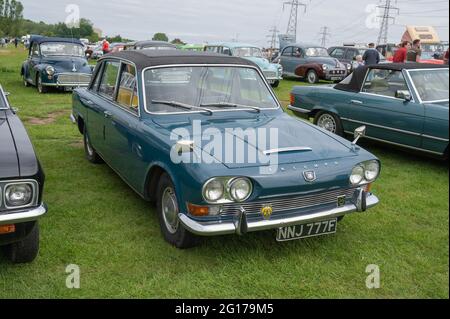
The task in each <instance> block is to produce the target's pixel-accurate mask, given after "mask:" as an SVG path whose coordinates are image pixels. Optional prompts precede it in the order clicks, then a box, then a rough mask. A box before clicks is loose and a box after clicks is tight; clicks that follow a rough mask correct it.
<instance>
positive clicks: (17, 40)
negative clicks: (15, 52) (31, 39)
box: [14, 37, 19, 49]
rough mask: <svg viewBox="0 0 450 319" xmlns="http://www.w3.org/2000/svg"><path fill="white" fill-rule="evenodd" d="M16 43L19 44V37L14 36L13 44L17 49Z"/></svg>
mask: <svg viewBox="0 0 450 319" xmlns="http://www.w3.org/2000/svg"><path fill="white" fill-rule="evenodd" d="M18 45H19V38H17V37H15V38H14V46H15V47H16V49H17V46H18Z"/></svg>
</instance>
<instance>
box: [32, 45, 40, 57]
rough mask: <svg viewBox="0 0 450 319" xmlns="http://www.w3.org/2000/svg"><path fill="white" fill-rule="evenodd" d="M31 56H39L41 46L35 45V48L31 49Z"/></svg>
mask: <svg viewBox="0 0 450 319" xmlns="http://www.w3.org/2000/svg"><path fill="white" fill-rule="evenodd" d="M31 56H33V57H38V56H39V44H37V43H33V47H32V48H31Z"/></svg>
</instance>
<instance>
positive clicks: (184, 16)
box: [21, 0, 449, 46]
mask: <svg viewBox="0 0 450 319" xmlns="http://www.w3.org/2000/svg"><path fill="white" fill-rule="evenodd" d="M285 1H290V0H224V1H213V0H149V1H143V0H58V1H56V0H39V1H37V0H21V2H22V3H23V4H24V6H25V11H24V16H25V18H28V19H31V20H36V21H41V20H42V21H45V22H50V23H54V22H60V21H65V19H66V16H67V13H66V12H65V9H66V6H67V5H69V4H76V5H78V6H79V8H80V15H81V17H84V18H88V19H89V20H91V21H92V22H93V23H94V25H95V27H98V28H100V29H101V30H102V31H103V34H104V35H108V36H113V35H116V34H120V35H122V36H124V37H127V38H131V39H135V40H144V39H151V37H152V36H153V34H154V33H156V32H165V33H166V34H167V35H168V36H169V38H170V39H173V38H181V39H182V40H183V41H185V42H191V43H202V42H213V41H230V40H236V39H237V40H238V41H240V42H250V43H254V44H258V45H260V46H267V45H268V38H267V35H268V34H269V30H270V29H271V28H272V27H273V26H276V27H277V28H278V29H279V30H280V31H281V32H282V33H284V32H286V29H287V22H288V19H289V11H290V7H288V6H287V7H285V9H284V10H283V2H285ZM392 2H393V3H395V0H392ZM304 3H305V4H307V8H306V12H304V11H303V8H299V19H298V21H299V22H298V28H299V31H298V35H297V38H298V40H299V41H304V42H315V43H320V35H319V32H320V29H321V28H322V27H323V26H327V27H329V30H330V33H331V36H329V38H328V41H327V45H332V44H342V43H343V42H358V43H359V42H361V43H363V42H364V43H367V42H371V41H374V42H376V40H377V36H378V29H377V27H376V23H374V21H373V17H375V16H376V15H377V13H376V12H375V11H374V7H375V6H376V5H379V4H380V2H378V0H359V1H356V0H311V1H310V0H304ZM396 6H397V7H398V8H399V9H400V13H399V15H396V21H395V24H394V25H390V32H389V41H390V42H398V41H399V40H400V38H401V35H402V34H403V32H404V28H405V27H404V26H405V25H406V24H412V25H432V26H436V28H437V31H438V33H439V35H440V37H441V40H445V41H448V38H449V28H448V25H449V22H448V19H449V4H448V0H398V1H397V3H396ZM392 13H393V14H395V11H393V12H392Z"/></svg>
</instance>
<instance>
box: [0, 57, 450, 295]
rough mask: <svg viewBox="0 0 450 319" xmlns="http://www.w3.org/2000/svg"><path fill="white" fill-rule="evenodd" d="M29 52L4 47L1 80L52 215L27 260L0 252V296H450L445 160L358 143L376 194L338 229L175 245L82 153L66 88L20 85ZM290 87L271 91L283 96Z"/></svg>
mask: <svg viewBox="0 0 450 319" xmlns="http://www.w3.org/2000/svg"><path fill="white" fill-rule="evenodd" d="M25 56H26V54H25V51H24V50H23V49H20V50H12V49H8V50H2V49H0V84H2V85H3V87H4V88H5V90H6V91H8V92H10V93H11V96H10V101H11V104H12V105H13V106H14V107H17V108H19V109H20V111H19V113H18V114H19V116H20V117H21V119H22V120H23V121H24V123H25V125H26V127H27V129H28V132H29V134H30V136H31V138H32V140H33V142H34V145H35V148H36V151H37V154H38V156H39V158H40V160H41V163H42V165H43V167H44V169H45V171H46V175H47V180H46V189H45V195H44V197H45V201H46V203H47V204H48V206H49V213H48V215H47V216H46V217H44V218H43V219H42V220H41V222H40V225H41V250H40V253H39V256H38V258H37V259H36V260H35V261H34V262H33V263H31V264H27V265H13V264H11V263H9V262H8V261H7V260H6V259H5V258H4V257H2V256H0V298H54V297H58V298H60V297H63V298H86V297H87V298H107V297H113V298H128V297H131V298H164V297H165V298H179V297H188V298H203V297H207V298H253V297H256V298H448V297H449V295H448V283H449V276H448V271H449V247H448V244H449V228H448V227H449V222H448V216H449V204H448V201H449V198H448V196H449V193H448V192H449V176H448V166H447V164H446V163H442V162H440V161H437V160H433V159H429V158H426V157H422V156H417V155H414V154H411V153H406V152H403V151H399V150H395V149H391V148H388V147H386V146H380V145H375V144H369V143H368V142H366V141H363V142H362V145H363V146H364V147H365V148H367V149H368V150H369V151H371V152H373V153H374V154H375V155H377V156H378V157H379V158H380V159H381V162H382V165H383V170H382V174H381V177H380V178H379V180H378V181H377V183H376V184H375V185H374V188H373V191H374V193H376V194H377V195H378V196H379V198H380V200H381V202H380V204H379V205H378V206H377V207H376V208H374V209H372V210H370V212H369V213H367V214H355V215H351V216H349V217H347V218H346V219H344V221H343V222H342V223H340V224H339V225H338V232H337V234H335V235H332V236H328V237H322V238H312V239H306V240H302V241H294V242H288V243H282V244H280V243H276V242H275V236H274V233H273V232H271V231H269V232H261V233H253V234H249V235H247V236H245V237H237V236H225V237H216V238H211V239H209V240H207V241H205V242H204V244H203V245H202V246H200V247H197V248H194V249H190V250H178V249H175V248H173V247H171V246H169V245H168V244H166V243H165V242H164V240H163V239H162V236H161V235H160V230H159V226H158V221H157V216H156V214H155V209H154V207H153V206H151V205H149V204H148V203H146V202H144V201H143V200H141V199H140V197H139V196H138V195H136V194H135V193H134V192H133V191H132V190H131V189H130V188H129V187H128V186H127V185H126V184H125V183H124V182H122V180H121V179H120V178H119V177H118V176H117V175H116V174H115V173H114V172H113V171H112V170H111V169H109V168H108V167H107V166H105V165H101V166H93V165H91V164H89V163H88V162H87V161H86V160H85V159H84V153H83V148H82V141H81V136H80V135H79V133H78V131H77V129H76V127H75V126H74V125H72V124H71V123H70V121H69V119H68V116H69V114H70V109H71V95H70V93H51V94H45V95H39V94H38V93H37V91H36V89H35V88H25V87H24V86H23V84H22V82H21V78H20V74H19V71H20V65H21V63H22V61H23V60H25ZM298 84H301V82H295V81H282V83H281V86H280V87H279V88H278V89H276V92H277V94H278V95H279V98H280V99H281V100H282V101H284V102H285V103H284V104H286V103H287V101H288V100H289V91H290V89H291V87H292V86H293V85H298ZM0 156H1V149H0ZM69 264H76V265H78V266H79V267H80V270H81V289H72V290H71V289H68V288H66V285H65V283H66V276H67V274H66V272H65V269H66V266H67V265H69ZM369 264H376V265H378V266H379V267H380V271H381V288H380V289H372V290H369V289H367V288H366V284H365V281H366V276H367V275H368V274H367V273H366V272H365V270H366V266H367V265H369Z"/></svg>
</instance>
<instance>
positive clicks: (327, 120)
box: [317, 114, 337, 133]
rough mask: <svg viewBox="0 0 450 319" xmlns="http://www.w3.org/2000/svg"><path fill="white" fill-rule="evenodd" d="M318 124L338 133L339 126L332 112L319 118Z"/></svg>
mask: <svg viewBox="0 0 450 319" xmlns="http://www.w3.org/2000/svg"><path fill="white" fill-rule="evenodd" d="M317 126H319V127H321V128H323V129H325V130H327V131H329V132H331V133H336V128H337V124H336V120H335V119H334V117H333V116H332V115H330V114H322V115H321V116H320V117H319V119H318V120H317Z"/></svg>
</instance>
